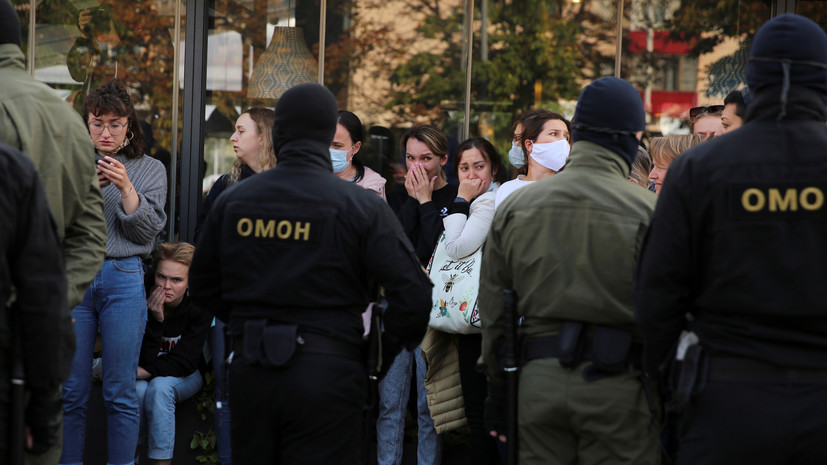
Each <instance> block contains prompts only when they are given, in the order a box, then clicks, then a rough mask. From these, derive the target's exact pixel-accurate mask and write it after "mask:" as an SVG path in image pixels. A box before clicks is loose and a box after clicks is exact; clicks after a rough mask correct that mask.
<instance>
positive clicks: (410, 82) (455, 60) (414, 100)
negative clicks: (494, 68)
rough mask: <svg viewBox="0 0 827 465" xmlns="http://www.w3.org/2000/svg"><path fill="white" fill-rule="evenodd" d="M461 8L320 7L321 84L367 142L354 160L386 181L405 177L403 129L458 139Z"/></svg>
mask: <svg viewBox="0 0 827 465" xmlns="http://www.w3.org/2000/svg"><path fill="white" fill-rule="evenodd" d="M464 3H465V2H464V1H463V0H436V1H434V0H428V1H426V0H414V1H402V0H390V1H387V2H366V1H347V0H328V2H327V4H328V9H327V25H328V27H327V35H326V51H325V80H324V82H325V85H327V86H329V87H330V88H331V90H333V91H334V94H335V95H336V97H337V99H338V101H339V108H341V109H347V110H350V111H352V112H354V113H355V114H356V115H357V116H359V118H360V119H361V120H362V123H363V124H364V126H365V128H366V134H367V143H366V144H365V145H366V146H365V148H364V149H362V150H360V152H359V153H360V157H362V156H363V161H364V162H365V163H366V164H367V165H368V166H370V167H371V168H373V169H374V170H377V171H378V172H380V173H382V174H383V175H385V177H387V178H388V179H394V178H395V179H396V180H397V181H400V180H401V178H400V176H401V175H404V170H405V169H404V166H405V164H404V160H403V158H402V156H401V149H400V147H399V145H398V143H399V140H400V138H401V136H402V134H403V133H404V131H405V130H406V129H407V128H409V127H411V126H413V125H414V124H432V125H434V126H436V127H438V128H441V129H442V130H443V131H444V132H445V134H446V135H447V136H448V138H449V140H451V142H452V146H453V147H456V145H457V142H458V139H459V138H460V137H461V132H462V127H463V124H464V114H463V113H464V107H465V98H464V95H465V68H464V67H463V63H464V61H463V53H464V50H463V34H464V30H465V29H464V21H465V17H464V13H465V11H464ZM447 171H448V172H449V173H450V172H451V168H450V167H448V168H447ZM394 187H395V186H394V185H389V186H388V191H391V190H393V189H394Z"/></svg>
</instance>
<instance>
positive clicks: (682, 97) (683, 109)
mask: <svg viewBox="0 0 827 465" xmlns="http://www.w3.org/2000/svg"><path fill="white" fill-rule="evenodd" d="M640 97H641V98H642V99H643V98H644V95H643V91H640ZM645 101H646V100H645V99H644V102H645ZM697 102H698V97H697V94H696V93H695V92H691V91H690V92H682V91H677V90H653V91H652V103H651V105H644V106H645V107H646V111H648V112H649V113H651V114H652V116H655V117H661V116H670V117H672V118H680V117H685V115H686V114H688V113H689V109H690V108H692V107H695V106H697Z"/></svg>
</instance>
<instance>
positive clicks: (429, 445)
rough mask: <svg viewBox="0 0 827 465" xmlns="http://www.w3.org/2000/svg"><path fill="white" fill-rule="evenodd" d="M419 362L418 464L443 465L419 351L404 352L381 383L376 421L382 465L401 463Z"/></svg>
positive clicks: (417, 381) (380, 463)
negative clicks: (406, 415) (414, 368)
mask: <svg viewBox="0 0 827 465" xmlns="http://www.w3.org/2000/svg"><path fill="white" fill-rule="evenodd" d="M414 360H415V361H416V386H417V389H416V407H417V425H418V426H419V434H418V445H417V449H416V458H417V464H419V465H439V464H440V463H441V462H442V439H441V438H440V436H439V435H438V434H437V433H436V430H434V420H433V419H432V418H431V411H430V410H429V409H428V399H427V398H426V393H427V391H426V390H425V369H426V367H425V360H424V359H423V358H422V351H421V350H420V348H419V347H417V348H416V349H414V351H413V352H409V351H407V350H404V349H403V350H402V352H400V353H399V355H397V356H396V359H394V361H393V363H392V364H391V366H390V368H389V369H388V373H387V374H386V375H385V377H384V378H383V379H382V381H380V382H379V418H378V419H377V421H376V442H377V451H376V457H377V461H378V463H379V465H399V464H401V463H402V447H403V440H404V437H405V411H406V407H407V405H408V396H409V395H410V390H411V368H412V364H413V363H414Z"/></svg>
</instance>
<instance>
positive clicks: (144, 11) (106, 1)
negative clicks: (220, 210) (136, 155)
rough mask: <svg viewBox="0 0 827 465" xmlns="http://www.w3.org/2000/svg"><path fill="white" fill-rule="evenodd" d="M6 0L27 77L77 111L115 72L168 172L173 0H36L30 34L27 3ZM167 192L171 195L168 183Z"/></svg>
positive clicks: (172, 59)
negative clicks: (17, 24) (18, 30)
mask: <svg viewBox="0 0 827 465" xmlns="http://www.w3.org/2000/svg"><path fill="white" fill-rule="evenodd" d="M13 3H14V4H15V7H16V8H17V10H18V11H19V12H20V13H21V16H20V20H21V26H22V33H23V41H22V48H23V51H24V53H25V54H26V56H27V60H28V61H29V63H30V66H32V65H33V68H34V77H35V78H36V79H38V80H40V81H43V82H45V83H47V84H49V85H50V86H51V87H52V88H53V89H54V90H55V91H56V92H57V93H58V94H59V95H60V96H61V97H63V98H64V99H65V100H66V101H67V102H68V103H69V104H71V105H72V106H73V107H74V108H75V109H76V110H77V111H78V112H80V111H81V110H82V108H83V99H84V98H85V97H86V95H87V94H88V93H89V92H90V91H91V90H92V89H94V88H95V87H97V86H99V85H100V84H102V83H103V82H105V81H106V80H108V79H111V78H114V77H117V78H120V79H122V80H124V81H125V82H126V84H127V87H128V89H129V91H130V96H131V98H132V101H133V103H134V105H135V109H136V110H137V113H138V119H139V120H140V121H142V122H143V123H144V125H143V129H144V132H145V134H144V136H145V137H146V138H147V139H148V142H150V144H149V145H150V153H149V155H151V156H154V157H156V158H158V159H160V160H161V161H162V162H164V164H165V166H166V168H167V172H168V173H169V172H170V158H171V155H170V151H171V150H172V145H173V142H172V128H173V125H174V124H176V122H173V121H172V87H173V86H172V83H173V82H174V79H173V63H174V58H175V47H174V46H173V38H172V34H173V30H174V28H175V2H174V1H173V0H100V1H99V0H69V1H61V0H43V1H40V2H37V7H36V10H35V28H34V31H33V34H31V35H30V30H29V21H30V16H29V12H30V11H31V5H32V4H34V2H31V3H29V2H28V1H21V0H17V1H15V2H13ZM30 36H33V37H34V43H33V44H31V43H30ZM31 50H34V56H33V57H32V56H31V53H30V51H31ZM90 156H91V154H90ZM170 185H172V183H170ZM170 191H171V195H173V194H174V189H170ZM169 205H170V202H167V212H168V213H169Z"/></svg>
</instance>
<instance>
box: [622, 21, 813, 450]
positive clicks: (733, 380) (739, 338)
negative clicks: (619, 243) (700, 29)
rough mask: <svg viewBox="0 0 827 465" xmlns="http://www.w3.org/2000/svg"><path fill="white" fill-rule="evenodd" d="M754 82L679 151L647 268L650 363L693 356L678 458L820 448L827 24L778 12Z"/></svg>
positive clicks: (643, 265)
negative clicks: (728, 125)
mask: <svg viewBox="0 0 827 465" xmlns="http://www.w3.org/2000/svg"><path fill="white" fill-rule="evenodd" d="M747 83H748V84H749V88H750V90H751V91H752V92H753V94H754V98H753V100H752V102H750V104H749V106H748V107H747V110H746V115H745V118H744V125H743V126H742V127H741V129H739V130H738V131H735V132H732V133H729V134H724V135H723V136H721V137H716V138H715V139H713V140H711V141H709V142H705V143H704V144H702V145H700V146H699V147H696V148H694V149H692V150H691V151H689V152H687V153H686V154H684V155H683V156H681V157H680V158H679V159H677V160H676V161H675V162H674V163H672V165H670V166H669V177H668V178H667V179H666V182H665V183H664V187H663V191H662V192H661V195H660V198H659V200H658V204H657V208H656V210H655V215H654V219H653V221H652V224H651V228H650V230H649V235H648V239H647V243H646V245H645V246H644V249H643V254H642V257H641V260H640V268H639V276H638V285H637V286H638V287H637V302H638V303H637V310H638V313H637V318H638V322H639V325H640V328H641V331H642V333H643V336H644V342H645V353H644V367H645V368H646V369H647V370H648V371H649V372H650V373H654V374H662V371H663V369H660V367H662V366H665V365H666V364H665V363H664V362H665V361H666V360H668V359H669V358H672V359H680V360H681V361H680V364H679V367H680V370H679V371H676V374H678V375H679V376H678V377H677V378H678V381H677V384H676V386H675V393H676V397H677V400H678V401H679V402H680V403H681V404H682V405H684V412H683V414H682V418H681V424H680V428H679V433H678V436H679V437H678V439H679V445H678V452H677V463H678V464H696V463H703V464H735V463H738V464H742V463H785V464H811V463H823V462H824V456H825V455H824V439H825V438H827V310H825V309H827V286H825V282H827V204H825V202H824V201H825V193H827V126H826V125H825V120H827V110H825V102H827V35H825V33H824V31H823V30H822V29H821V28H820V27H819V26H818V25H817V24H816V23H814V22H812V21H810V20H808V19H806V18H804V17H801V16H796V15H782V16H779V17H777V18H775V19H773V20H771V21H769V22H768V23H767V24H765V25H764V26H762V27H761V29H760V30H759V31H758V32H757V33H756V35H755V39H754V40H753V43H752V49H751V51H750V59H749V64H748V65H747ZM687 313H688V314H691V317H692V318H691V320H688V319H687V318H686V314H687ZM684 329H686V330H689V331H691V333H692V334H691V335H688V336H685V337H684V338H682V344H680V345H678V347H677V351H675V352H674V353H673V352H671V351H670V348H671V347H673V346H676V342H677V340H678V338H679V336H680V334H681V332H682V331H683V330H684ZM696 338H697V339H696ZM695 341H697V342H696V343H695ZM675 366H676V367H677V366H678V365H675Z"/></svg>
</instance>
